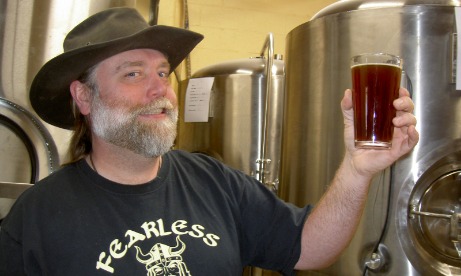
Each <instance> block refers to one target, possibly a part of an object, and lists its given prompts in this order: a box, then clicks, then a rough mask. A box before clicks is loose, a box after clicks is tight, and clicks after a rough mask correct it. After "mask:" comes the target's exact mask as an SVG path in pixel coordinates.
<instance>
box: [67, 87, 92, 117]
mask: <svg viewBox="0 0 461 276" xmlns="http://www.w3.org/2000/svg"><path fill="white" fill-rule="evenodd" d="M70 93H71V94H72V98H73V99H74V102H75V103H76V104H77V106H78V109H79V110H80V113H82V115H88V114H89V113H90V111H91V108H90V99H91V95H90V94H91V91H90V89H89V88H88V86H86V85H85V84H83V83H81V82H80V81H78V80H75V81H73V82H72V83H71V84H70Z"/></svg>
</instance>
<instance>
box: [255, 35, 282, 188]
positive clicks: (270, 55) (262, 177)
mask: <svg viewBox="0 0 461 276" xmlns="http://www.w3.org/2000/svg"><path fill="white" fill-rule="evenodd" d="M266 50H267V62H266V99H265V103H264V114H263V115H264V119H263V124H262V130H261V132H262V133H261V137H262V139H261V148H260V158H259V159H258V160H256V163H257V164H259V174H258V177H257V179H258V180H259V181H260V182H261V183H263V184H264V185H266V186H267V187H268V188H269V189H270V190H272V191H273V192H277V187H276V186H275V185H273V183H271V182H270V181H268V180H266V165H268V164H270V162H271V160H270V159H268V158H267V157H266V145H267V137H268V136H269V133H268V131H269V130H268V127H267V125H268V120H269V106H270V101H271V93H270V92H271V87H272V67H273V64H274V35H273V34H272V33H268V35H267V36H266V40H265V41H264V45H263V47H262V49H261V53H260V54H259V55H260V57H262V58H264V54H265V53H266Z"/></svg>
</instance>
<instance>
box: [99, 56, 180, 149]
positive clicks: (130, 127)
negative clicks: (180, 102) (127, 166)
mask: <svg viewBox="0 0 461 276" xmlns="http://www.w3.org/2000/svg"><path fill="white" fill-rule="evenodd" d="M169 71H170V67H169V64H168V61H167V60H166V58H165V56H164V55H163V54H162V53H160V52H158V51H155V50H150V49H138V50H131V51H127V52H123V53H120V54H118V55H115V56H112V57H111V58H108V59H106V60H104V61H103V62H101V63H100V64H99V65H98V67H97V68H96V83H97V89H98V91H99V93H93V99H92V103H91V113H90V120H91V125H92V130H93V132H94V134H95V135H96V136H98V137H100V138H102V139H104V140H105V141H107V142H109V143H112V144H114V145H116V146H119V147H122V148H126V149H129V150H131V151H133V152H135V153H137V154H141V155H143V156H145V157H155V156H160V155H162V154H164V153H165V152H167V151H168V150H169V149H170V148H171V147H172V146H173V143H174V139H175V137H176V123H177V117H178V108H177V101H176V95H175V93H174V91H173V89H172V88H171V86H170V84H169V80H168V74H169Z"/></svg>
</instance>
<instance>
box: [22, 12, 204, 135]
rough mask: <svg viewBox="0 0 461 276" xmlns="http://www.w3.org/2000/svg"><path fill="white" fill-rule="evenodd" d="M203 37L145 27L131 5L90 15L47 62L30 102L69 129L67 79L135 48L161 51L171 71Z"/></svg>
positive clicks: (44, 115)
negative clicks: (62, 49) (59, 53)
mask: <svg viewBox="0 0 461 276" xmlns="http://www.w3.org/2000/svg"><path fill="white" fill-rule="evenodd" d="M202 39H203V35H201V34H198V33H195V32H191V31H188V30H185V29H181V28H175V27H169V26H160V25H155V26H149V25H148V24H147V23H146V21H145V20H144V18H143V17H142V16H141V15H140V14H139V13H138V12H137V11H136V10H135V9H132V8H112V9H108V10H105V11H102V12H99V13H97V14H95V15H92V16H91V17H89V18H88V19H86V20H84V21H83V22H82V23H80V24H79V25H77V26H76V27H75V28H74V29H72V30H71V31H70V32H69V34H68V35H67V36H66V38H65V39H64V53H63V54H61V55H59V56H57V57H55V58H53V59H51V60H50V61H48V62H47V63H46V64H45V65H43V67H42V68H41V69H40V71H39V72H38V73H37V75H36V76H35V78H34V80H33V81H32V85H31V88H30V95H29V97H30V102H31V104H32V107H33V108H34V110H35V111H36V112H37V114H38V115H39V116H40V117H41V118H42V119H43V120H44V121H46V122H48V123H50V124H52V125H55V126H57V127H60V128H65V129H72V128H73V126H74V120H75V118H74V115H73V112H72V108H71V106H72V105H71V101H72V99H71V95H70V91H69V86H70V83H71V82H72V81H74V80H77V79H79V78H80V77H81V75H82V74H83V73H84V72H85V71H86V70H88V69H89V68H91V67H92V66H94V65H96V64H97V63H99V62H101V61H103V60H105V59H107V58H109V57H111V56H113V55H116V54H118V53H121V52H124V51H128V50H133V49H142V48H147V49H155V50H158V51H160V52H162V53H164V54H165V55H166V56H167V58H168V61H169V63H170V66H171V71H173V69H174V68H176V67H177V66H178V65H179V64H180V63H181V61H182V60H183V59H184V58H186V57H187V55H188V54H189V53H190V52H191V51H192V49H193V48H194V47H195V46H196V45H197V44H198V43H199V42H200V41H201V40H202Z"/></svg>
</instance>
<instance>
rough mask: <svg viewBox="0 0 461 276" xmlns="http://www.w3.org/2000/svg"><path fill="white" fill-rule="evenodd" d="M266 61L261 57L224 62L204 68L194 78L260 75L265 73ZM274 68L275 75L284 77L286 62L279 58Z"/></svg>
mask: <svg viewBox="0 0 461 276" xmlns="http://www.w3.org/2000/svg"><path fill="white" fill-rule="evenodd" d="M266 62H267V61H266V59H265V58H261V57H256V58H248V59H236V60H229V61H224V62H221V63H218V64H213V65H209V66H207V67H204V68H202V69H200V70H198V71H197V72H195V73H194V74H192V78H202V77H214V76H221V75H234V74H237V75H259V74H264V73H265V70H266V69H265V68H266ZM273 65H274V67H275V68H276V71H275V72H274V71H273V74H275V75H282V74H283V71H284V62H283V61H282V60H279V59H278V58H277V57H276V58H275V59H274V64H273Z"/></svg>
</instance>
